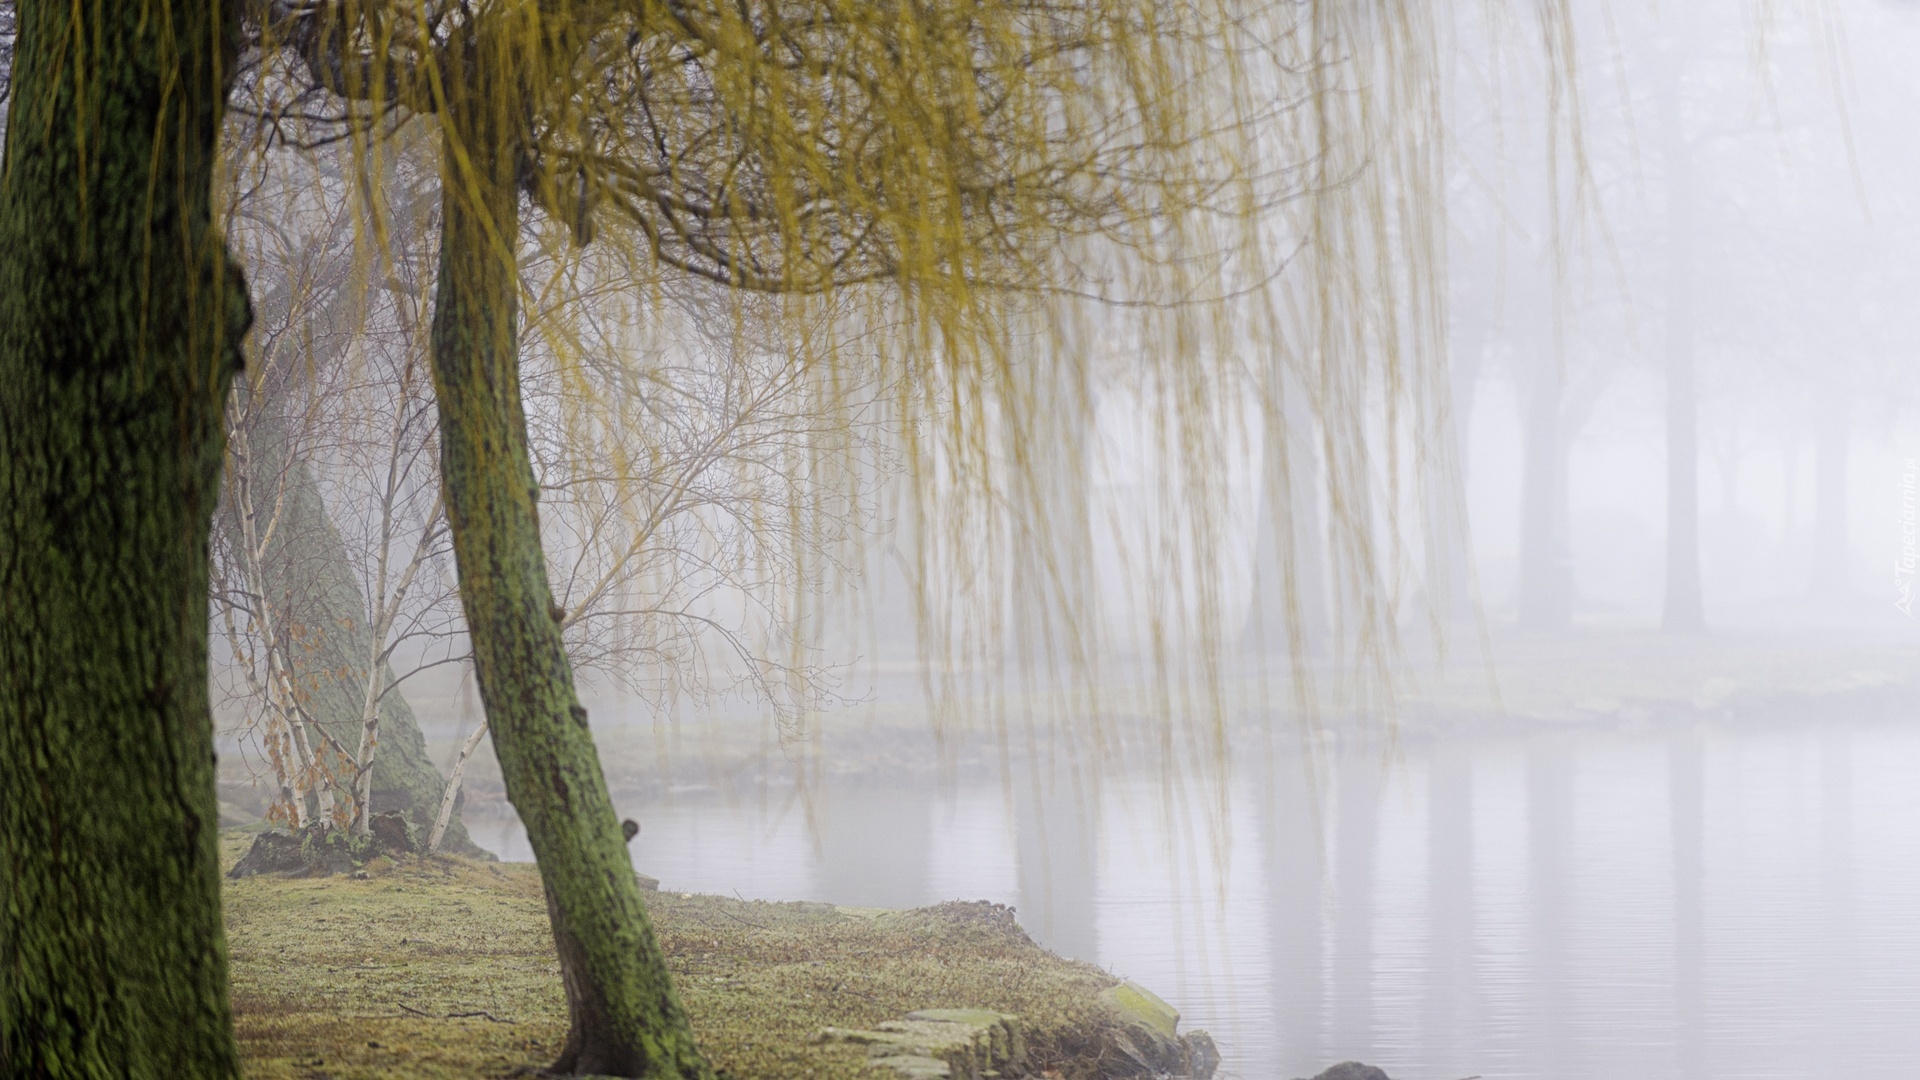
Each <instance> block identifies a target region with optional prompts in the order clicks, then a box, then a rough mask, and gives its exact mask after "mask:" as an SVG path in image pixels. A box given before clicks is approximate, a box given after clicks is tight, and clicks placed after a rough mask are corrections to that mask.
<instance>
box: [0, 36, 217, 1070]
mask: <svg viewBox="0 0 1920 1080" xmlns="http://www.w3.org/2000/svg"><path fill="white" fill-rule="evenodd" d="M233 10H234V9H233V7H232V6H231V5H228V4H222V3H214V2H212V0H173V2H172V3H169V4H160V3H153V2H140V0H127V2H123V3H113V4H83V5H78V6H75V5H67V4H54V3H49V2H23V3H21V4H20V6H19V19H20V24H19V28H20V36H19V40H18V51H17V52H16V53H15V57H14V60H15V67H14V71H13V102H12V115H11V118H10V121H11V122H10V124H9V125H8V131H7V146H6V161H5V170H4V174H0V175H3V178H0V608H3V609H4V610H0V1075H5V1076H34V1077H103V1078H104V1077H113V1078H129V1077H132V1078H144V1077H154V1078H163V1077H165V1078H171V1077H195V1078H203V1077H224V1076H236V1075H238V1061H237V1058H236V1054H235V1050H234V1042H233V1035H232V1025H231V1020H230V1016H229V1011H228V1004H227V965H226V949H225V945H224V940H223V936H222V931H221V923H220V878H219V852H218V836H217V831H218V822H219V815H218V810H217V804H216V800H215V795H214V759H213V724H212V717H211V715H210V712H209V707H208V697H207V630H208V626H207V587H208V535H209V529H210V526H211V519H212V514H213V508H214V502H215V498H216V496H217V492H218V475H219V469H220V459H221V451H222V443H223V428H222V424H221V407H222V403H223V401H224V399H225V397H226V392H227V387H228V384H229V382H230V380H231V378H232V376H233V373H234V371H235V370H236V369H237V368H238V366H239V363H240V353H239V348H238V343H239V338H240V336H241V334H242V333H243V332H244V330H245V327H246V320H247V305H246V289H245V284H244V282H243V281H242V280H241V279H240V276H239V273H238V271H237V270H236V269H235V268H234V267H233V266H232V264H231V263H230V262H229V261H228V259H227V253H226V249H225V246H224V244H223V242H222V239H221V237H220V236H219V235H218V234H217V232H216V231H215V230H214V229H213V228H212V217H211V210H210V197H209V196H210V190H211V181H212V176H213V163H214V157H215V149H216V145H217V137H218V133H219V128H220V118H221V112H222V108H223V103H224V101H225V98H226V89H227V85H226V84H227V79H228V72H229V71H230V68H231V62H232V59H233V55H234V52H233V50H234V42H235V37H234V31H235V26H234V25H233V23H232V21H231V17H232V12H233Z"/></svg>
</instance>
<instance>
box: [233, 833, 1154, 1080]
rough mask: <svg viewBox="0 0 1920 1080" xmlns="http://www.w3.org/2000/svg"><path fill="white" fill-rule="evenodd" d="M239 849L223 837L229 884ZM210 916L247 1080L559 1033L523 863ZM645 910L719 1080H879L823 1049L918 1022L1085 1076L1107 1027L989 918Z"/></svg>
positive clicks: (669, 906)
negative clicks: (907, 1019)
mask: <svg viewBox="0 0 1920 1080" xmlns="http://www.w3.org/2000/svg"><path fill="white" fill-rule="evenodd" d="M250 839H251V838H250V836H248V835H247V834H245V833H239V832H235V833H232V834H230V835H229V836H228V838H227V844H226V848H227V851H226V854H227V859H228V863H229V865H231V863H232V862H233V861H235V860H237V859H238V858H239V856H240V854H241V852H242V851H243V850H244V846H245V844H246V843H247V842H248V841H249V840H250ZM225 902H226V912H227V935H228V937H227V941H228V947H229V949H230V951H231V955H232V973H233V998H234V1009H235V1014H236V1016H235V1021H236V1025H237V1027H238V1031H239V1037H240V1045H241V1052H242V1054H243V1055H244V1057H245V1061H246V1068H247V1075H248V1076H249V1077H257V1078H262V1080H264V1078H275V1080H278V1078H301V1080H319V1078H322V1077H331V1078H339V1080H347V1078H358V1077H369V1078H370V1077H422V1078H426V1077H448V1078H452V1077H459V1078H463V1080H465V1078H473V1077H501V1076H508V1075H513V1074H515V1073H516V1072H519V1071H522V1070H528V1069H532V1068H537V1067H538V1066H541V1065H544V1064H546V1063H547V1062H548V1061H550V1060H552V1058H553V1056H554V1054H555V1053H556V1052H557V1051H558V1049H559V1046H560V1043H561V1041H562V1040H563V1039H564V1037H565V1035H566V1003H565V999H564V997H563V994H562V990H561V986H560V978H559V967H558V965H557V964H556V962H555V960H554V957H553V948H552V940H551V938H550V937H549V936H548V931H547V916H546V909H545V906H544V904H543V902H542V899H541V894H540V879H539V875H538V873H537V871H536V870H535V869H534V868H533V867H532V866H529V865H523V864H489V863H476V862H469V861H466V860H459V859H437V858H436V859H430V860H424V861H418V862H416V861H411V860H409V861H407V862H405V863H403V864H394V863H392V862H389V861H387V860H384V859H383V860H376V861H375V862H374V863H373V864H372V865H370V866H369V867H368V870H367V876H366V877H365V878H364V879H357V878H347V877H331V878H312V879H288V878H279V877H268V876H262V877H253V878H247V879H244V880H240V881H229V882H227V887H226V894H225ZM648 904H649V910H650V911H651V913H652V916H653V919H654V924H655V927H656V929H657V930H658V932H659V934H660V937H661V940H662V944H663V946H664V948H665V951H666V954H667V958H668V962H669V964H670V965H671V966H672V969H673V973H674V976H675V978H676V980H677V981H678V985H679V987H680V992H681V995H682V997H683V999H684V1000H685V1002H686V1005H687V1008H688V1011H689V1012H690V1014H691V1015H692V1018H693V1024H694V1028H695V1031H696V1033H697V1035H698V1037H699V1039H700V1043H701V1045H702V1047H703V1048H704V1049H705V1051H706V1053H707V1055H708V1057H709V1059H710V1060H711V1061H712V1062H713V1063H714V1065H715V1067H716V1068H717V1069H718V1070H719V1071H720V1072H721V1073H722V1074H723V1075H725V1076H730V1077H734V1078H738V1080H747V1078H756V1080H757V1078H763V1077H764V1078H779V1077H790V1078H794V1080H831V1078H840V1077H847V1078H852V1077H877V1076H890V1075H892V1074H890V1073H885V1072H883V1071H881V1070H879V1069H878V1068H876V1067H875V1066H873V1065H871V1064H870V1063H869V1061H868V1058H867V1053H866V1050H865V1048H864V1047H862V1046H860V1045H858V1044H853V1043H847V1042H836V1041H830V1040H823V1039H822V1038H820V1032H821V1031H822V1029H824V1028H827V1027H830V1026H831V1027H840V1028H866V1027H871V1026H872V1025H875V1024H878V1023H881V1022H883V1021H887V1020H891V1019H895V1018H898V1017H901V1016H903V1015H905V1014H906V1013H908V1012H911V1011H913V1010H917V1009H930V1008H984V1009H993V1010H999V1011H1002V1012H1008V1013H1015V1014H1018V1015H1019V1016H1021V1017H1022V1018H1023V1020H1024V1021H1025V1022H1026V1027H1027V1032H1028V1035H1027V1038H1028V1043H1029V1049H1030V1052H1031V1054H1032V1058H1033V1063H1032V1066H1031V1071H1032V1072H1034V1073H1036V1074H1040V1073H1050V1074H1053V1075H1058V1076H1061V1077H1067V1078H1072V1077H1075V1076H1086V1075H1088V1074H1090V1073H1092V1072H1095V1071H1097V1069H1096V1068H1095V1063H1094V1062H1093V1061H1092V1058H1091V1057H1090V1056H1089V1053H1088V1051H1089V1045H1090V1043H1091V1042H1097V1041H1098V1039H1099V1037H1100V1034H1101V1032H1102V1031H1103V1030H1104V1029H1106V1028H1108V1027H1110V1026H1111V1025H1112V1023H1113V1021H1112V1018H1111V1016H1110V1014H1109V1013H1108V1011H1107V1010H1106V1007H1105V1006H1104V1005H1103V1002H1102V998H1101V995H1102V993H1103V992H1105V991H1108V990H1109V989H1111V988H1112V987H1114V986H1115V985H1116V983H1117V980H1115V979H1114V978H1113V977H1112V976H1109V975H1107V974H1105V973H1104V972H1102V971H1100V970H1099V969H1097V968H1094V967H1092V966H1090V965H1086V964H1080V963H1074V962H1071V961H1067V960H1063V959H1061V958H1059V957H1057V956H1055V955H1053V954H1052V953H1049V952H1047V951H1046V950H1044V949H1041V948H1040V947H1038V946H1037V945H1034V944H1033V943H1032V942H1031V941H1029V940H1028V939H1027V937H1026V935H1025V934H1024V933H1023V932H1021V931H1020V930H1019V928H1018V927H1017V926H1015V925H1014V924H1013V921H1012V917H1011V914H1010V912H1008V910H1007V909H1005V908H996V907H993V906H991V905H986V904H959V903H955V904H947V905H942V906H940V907H935V908H923V909H920V910H916V911H880V910H874V909H851V908H836V907H831V906H829V905H825V904H804V903H800V904H796V903H763V902H757V901H745V900H740V899H735V898H723V897H715V896H691V895H685V894H679V893H653V894H649V896H648ZM1096 1053H1097V1051H1096Z"/></svg>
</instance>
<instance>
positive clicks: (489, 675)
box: [431, 21, 712, 1077]
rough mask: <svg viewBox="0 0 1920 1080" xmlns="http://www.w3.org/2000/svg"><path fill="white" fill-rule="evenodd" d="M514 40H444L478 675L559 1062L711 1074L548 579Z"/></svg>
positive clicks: (437, 368) (447, 237)
mask: <svg viewBox="0 0 1920 1080" xmlns="http://www.w3.org/2000/svg"><path fill="white" fill-rule="evenodd" d="M481 25H482V26H483V27H484V26H485V25H486V24H485V22H484V21H483V22H482V24H481ZM511 48H512V46H511V45H510V44H509V43H508V42H506V41H504V40H500V41H496V40H492V39H491V37H490V32H489V31H488V30H485V29H481V30H476V31H475V32H474V33H473V36H471V37H456V39H455V40H454V41H453V42H452V43H450V45H449V47H448V56H447V62H446V64H445V65H444V68H443V70H445V71H447V72H448V73H449V75H448V82H447V85H446V93H447V99H448V100H447V103H446V107H445V109H444V110H443V112H442V123H443V124H444V125H446V129H447V131H448V132H449V134H448V138H449V142H450V146H449V148H448V150H447V152H445V153H443V154H442V160H443V161H445V162H446V163H447V169H448V174H447V176H446V177H445V179H444V181H443V183H442V190H443V192H444V197H443V201H442V212H441V230H442V232H441V242H440V268H439V276H438V280H437V283H436V292H435V302H434V315H433V327H432V338H431V349H432V354H433V370H434V388H435V392H436V394H437V397H438V403H439V412H440V452H441V477H442V484H443V485H444V490H445V504H446V507H447V520H448V522H449V524H450V526H451V529H452V535H453V548H454V558H455V560H456V562H457V564H458V566H459V572H460V600H461V605H462V607H463V608H464V610H465V612H466V617H467V629H468V634H469V636H470V638H471V640H472V643H473V657H474V673H475V676H476V682H477V683H478V685H479V689H480V698H481V701H482V702H483V703H484V705H485V707H486V712H487V720H488V724H489V727H490V730H491V734H492V738H493V746H494V754H495V756H496V757H497V758H498V759H499V762H500V772H501V777H502V779H503V780H504V781H505V785H506V791H507V799H508V800H509V801H510V802H512V804H513V806H514V809H515V810H517V811H518V812H519V814H520V820H521V821H522V822H523V823H524V824H525V825H526V829H527V839H528V841H529V842H530V844H531V845H532V847H533V851H534V855H535V857H536V858H537V859H538V860H539V864H540V873H541V878H542V880H543V882H544V883H545V892H546V901H547V911H548V917H549V922H550V924H551V926H552V929H553V938H554V944H555V946H556V948H557V951H558V953H559V957H560V970H561V975H562V982H563V984H564V985H565V987H566V992H567V1006H568V1015H569V1017H570V1030H569V1032H568V1036H567V1041H566V1044H565V1045H564V1046H563V1047H562V1048H561V1051H560V1054H559V1057H558V1059H557V1060H556V1061H555V1063H554V1066H553V1068H554V1071H556V1072H561V1073H574V1074H582V1075H588V1074H590V1075H601V1076H630V1077H637V1076H651V1077H710V1076H712V1070H711V1069H710V1068H709V1066H708V1065H707V1063H706V1061H705V1059H703V1058H702V1057H701V1055H700V1052H699V1050H698V1049H697V1048H696V1046H695V1045H694V1039H693V1033H692V1030H691V1028H690V1027H689V1026H688V1023H687V1017H686V1012H685V1010H684V1009H683V1008H682V1006H681V1003H680V999H679V997H678V995H677V994H676V993H675V990H674V986H673V980H672V977H671V976H670V974H669V973H668V971H667V967H666V962H665V960H664V958H663V956H662V954H661V952H660V945H659V942H658V941H657V940H656V939H655V937H654V934H653V930H652V927H651V925H650V924H649V923H648V921H647V912H646V908H645V907H644V906H643V905H642V904H641V900H640V889H639V886H638V885H637V883H636V882H635V880H634V871H633V864H632V862H631V860H630V859H629V857H628V855H627V846H626V842H625V838H624V836H623V835H622V833H621V829H620V822H619V820H618V819H617V818H616V817H615V816H614V811H613V801H612V800H611V799H610V798H609V797H608V794H607V785H606V777H605V775H604V774H603V773H602V771H601V768H600V759H599V755H598V753H597V751H596V749H595V747H594V742H593V735H592V733H591V731H589V729H588V727H587V713H586V710H585V709H583V708H581V706H580V704H579V700H578V698H577V696H576V695H575V693H574V687H573V673H572V669H571V668H570V667H569V665H568V662H567V656H566V650H565V648H564V646H563V644H562V641H561V633H560V625H559V621H558V619H557V617H556V616H555V614H554V612H555V611H556V610H557V609H556V608H555V607H554V603H553V594H552V591H551V589H550V588H549V587H548V584H547V569H546V558H545V555H544V554H543V552H542V549H541V545H540V525H539V519H538V516H537V511H536V507H535V499H536V497H537V489H536V486H535V482H534V475H533V468H532V464H531V461H530V459H529V456H528V450H527V434H526V418H525V413H524V410H523V406H522V403H521V398H520V383H519V378H520V372H519V355H518V347H517V342H516V326H515V322H516V320H517V318H518V307H517V301H518V295H519V275H518V270H517V263H516V259H515V254H514V244H515V241H516V239H517V237H518V234H519V199H520V190H519V184H518V182H517V178H518V175H519V172H520V166H521V165H522V139H523V138H524V135H523V133H522V131H521V125H523V124H524V123H525V116H524V111H523V109H522V108H521V103H520V101H519V99H518V97H517V89H518V88H517V87H515V86H512V85H506V84H503V83H504V80H502V79H500V78H498V75H499V73H501V72H505V71H511V70H513V69H512V65H511V59H512V58H511V55H510V52H509V50H510V49H511Z"/></svg>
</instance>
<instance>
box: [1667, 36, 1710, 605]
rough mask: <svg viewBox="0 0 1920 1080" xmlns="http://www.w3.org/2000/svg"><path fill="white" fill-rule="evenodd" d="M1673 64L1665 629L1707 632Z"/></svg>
mask: <svg viewBox="0 0 1920 1080" xmlns="http://www.w3.org/2000/svg"><path fill="white" fill-rule="evenodd" d="M1680 63H1681V61H1680V59H1679V57H1678V56H1677V55H1676V56H1674V57H1671V58H1669V59H1668V60H1667V64H1668V65H1669V71H1668V73H1667V76H1666V79H1665V81H1666V84H1667V85H1666V87H1665V90H1666V98H1667V100H1666V101H1665V102H1664V103H1663V108H1662V111H1661V128H1662V140H1661V141H1662V144H1663V147H1664V151H1663V156H1664V157H1665V158H1666V169H1667V311H1666V316H1667V319H1666V322H1667V326H1666V339H1667V340H1666V354H1667V355H1666V369H1667V371H1666V374H1667V588H1666V600H1665V604H1664V606H1663V608H1662V611H1661V616H1660V628H1661V629H1662V630H1665V631H1667V632H1668V633H1677V634H1697V633H1700V632H1701V631H1703V630H1705V629H1706V628H1707V619H1706V606H1705V603H1704V601H1703V600H1702V598H1701V589H1700V434H1699V427H1700V407H1699V404H1698V392H1697V389H1696V387H1695V380H1694V310H1693V285H1694V282H1693V277H1694V266H1693V218H1694V212H1695V211H1694V205H1693V148H1692V147H1691V146H1690V145H1689V144H1688V143H1687V138H1686V133H1685V132H1684V131H1683V130H1681V123H1680V120H1681V118H1680V105H1681V102H1680V91H1681V87H1680V70H1679V65H1680Z"/></svg>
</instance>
